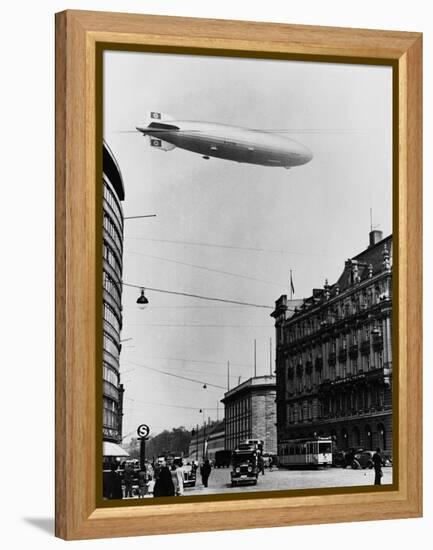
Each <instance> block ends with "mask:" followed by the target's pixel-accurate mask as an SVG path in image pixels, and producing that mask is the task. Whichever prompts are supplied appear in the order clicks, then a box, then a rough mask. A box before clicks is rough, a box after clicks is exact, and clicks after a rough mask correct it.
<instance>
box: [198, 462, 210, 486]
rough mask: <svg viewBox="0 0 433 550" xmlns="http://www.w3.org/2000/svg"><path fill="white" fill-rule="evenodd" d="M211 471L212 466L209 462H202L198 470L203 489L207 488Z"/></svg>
mask: <svg viewBox="0 0 433 550" xmlns="http://www.w3.org/2000/svg"><path fill="white" fill-rule="evenodd" d="M211 470H212V466H211V465H210V462H209V460H207V459H206V460H205V461H204V464H203V465H202V467H201V468H200V475H201V480H202V482H203V485H204V486H205V487H207V484H208V481H209V476H210V472H211Z"/></svg>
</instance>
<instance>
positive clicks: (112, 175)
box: [102, 143, 125, 443]
mask: <svg viewBox="0 0 433 550" xmlns="http://www.w3.org/2000/svg"><path fill="white" fill-rule="evenodd" d="M124 199H125V190H124V186H123V180H122V175H121V172H120V169H119V166H118V164H117V162H116V159H115V158H114V155H113V153H112V152H111V150H110V148H109V147H108V145H107V144H106V143H104V146H103V233H102V236H103V262H102V271H103V338H104V342H103V391H102V393H103V427H102V430H103V439H104V441H110V442H114V443H120V442H121V441H122V416H123V385H122V384H121V383H120V376H119V356H120V350H121V343H120V332H121V330H122V263H123V209H122V201H123V200H124Z"/></svg>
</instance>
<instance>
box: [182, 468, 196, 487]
mask: <svg viewBox="0 0 433 550" xmlns="http://www.w3.org/2000/svg"><path fill="white" fill-rule="evenodd" d="M180 469H181V470H182V474H183V486H184V487H195V482H196V478H197V475H196V474H197V468H195V467H194V465H192V464H183V465H181V466H180Z"/></svg>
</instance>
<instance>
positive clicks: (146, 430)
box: [137, 424, 150, 438]
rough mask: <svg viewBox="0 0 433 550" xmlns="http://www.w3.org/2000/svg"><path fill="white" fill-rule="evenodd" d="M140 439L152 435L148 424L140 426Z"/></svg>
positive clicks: (138, 430)
mask: <svg viewBox="0 0 433 550" xmlns="http://www.w3.org/2000/svg"><path fill="white" fill-rule="evenodd" d="M137 434H138V437H143V438H145V437H147V436H148V435H149V434H150V428H149V426H148V425H147V424H140V426H138V428H137Z"/></svg>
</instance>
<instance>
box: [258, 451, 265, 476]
mask: <svg viewBox="0 0 433 550" xmlns="http://www.w3.org/2000/svg"><path fill="white" fill-rule="evenodd" d="M258 466H259V472H261V474H262V475H263V476H264V475H265V461H264V459H263V457H262V455H261V454H259V457H258Z"/></svg>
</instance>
